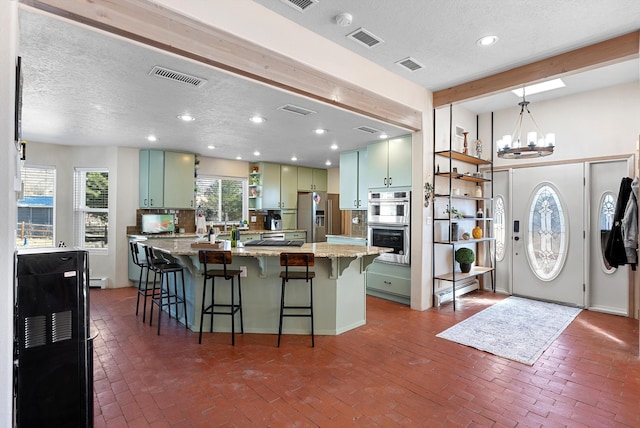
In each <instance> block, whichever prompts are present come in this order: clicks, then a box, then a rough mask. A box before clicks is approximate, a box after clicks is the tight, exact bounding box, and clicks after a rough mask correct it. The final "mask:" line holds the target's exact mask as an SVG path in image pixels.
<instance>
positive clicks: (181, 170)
mask: <svg viewBox="0 0 640 428" xmlns="http://www.w3.org/2000/svg"><path fill="white" fill-rule="evenodd" d="M194 164H195V155H194V154H192V153H179V152H165V151H162V150H146V149H145V150H140V171H139V199H140V201H139V202H140V208H183V209H194V207H195V205H194V186H195V179H194Z"/></svg>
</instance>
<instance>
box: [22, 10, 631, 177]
mask: <svg viewBox="0 0 640 428" xmlns="http://www.w3.org/2000/svg"><path fill="white" fill-rule="evenodd" d="M254 1H255V3H257V4H260V5H263V6H265V7H267V8H269V9H270V10H271V11H272V12H275V13H278V14H281V15H283V16H284V17H286V18H288V19H291V20H293V21H295V22H297V23H298V24H300V25H302V26H303V27H306V28H308V29H309V30H311V31H314V32H316V33H318V34H320V35H321V36H323V37H325V38H327V39H330V40H332V41H334V42H335V43H337V44H340V45H342V46H344V47H345V48H347V49H350V50H352V51H353V52H356V53H357V54H359V55H362V56H363V57H365V58H367V59H369V60H371V61H373V62H375V63H378V64H379V65H381V66H383V67H386V68H388V69H389V70H391V71H393V72H394V73H397V74H399V75H401V76H403V77H405V78H407V79H410V80H412V81H414V82H416V83H418V84H420V85H421V86H423V87H426V88H428V89H431V90H438V89H442V88H446V87H448V86H452V85H456V84H460V83H464V82H467V81H470V80H472V79H476V78H479V77H484V76H487V75H490V74H493V73H495V72H498V71H502V70H505V69H510V68H513V67H515V66H518V65H522V64H525V63H529V62H531V61H534V60H537V59H542V58H545V57H548V56H551V55H555V54H558V53H562V52H566V51H568V50H572V49H575V48H578V47H582V46H586V45H590V44H593V43H595V42H598V41H602V40H605V39H609V38H612V37H615V36H618V35H622V34H626V33H628V32H631V31H637V30H638V28H639V26H640V1H637V0H616V1H602V0H580V1H578V0H575V1H573V0H563V1H550V0H536V1H531V0H519V1H513V0H492V1H491V2H488V1H487V2H478V1H474V0H449V1H446V2H443V1H441V2H436V1H427V0H420V1H418V0H415V1H408V0H407V1H402V2H398V1H395V0H394V1H392V0H376V1H361V0H319V2H318V4H317V5H315V6H313V7H312V8H310V9H308V10H307V11H306V12H304V13H302V12H299V11H297V10H294V9H293V8H291V7H290V6H288V5H287V4H286V3H285V1H282V0H254ZM203 7H204V6H203ZM210 7H214V6H210ZM265 12H267V11H265ZM340 12H349V13H351V14H352V15H353V23H352V24H351V26H349V27H340V26H338V25H336V24H335V22H334V17H335V16H336V15H337V14H338V13H340ZM238 19H242V18H241V17H238ZM361 27H363V28H365V29H366V30H368V31H370V32H372V33H373V34H375V35H376V36H378V37H380V38H381V39H382V40H383V41H384V42H383V43H381V44H380V45H379V46H377V47H374V48H371V49H369V48H365V47H363V46H362V45H360V44H357V43H355V42H353V41H352V40H350V39H348V38H346V37H345V36H346V35H347V34H349V33H350V32H352V31H354V30H356V29H358V28H361ZM20 31H21V36H20V37H21V39H20V40H21V41H20V55H21V56H22V58H23V66H24V107H23V136H24V138H25V139H26V140H33V141H40V142H45V143H57V144H70V145H119V146H126V147H150V146H152V147H158V148H163V149H179V150H187V151H193V152H196V153H201V154H203V155H208V156H214V157H220V158H228V159H233V158H235V157H236V156H237V155H241V156H242V158H243V159H244V160H249V161H252V160H256V159H258V160H265V161H273V162H283V163H289V162H290V158H291V156H292V155H296V156H297V157H298V159H299V161H298V163H299V164H301V165H307V166H314V167H325V161H326V160H330V161H331V162H332V165H333V166H337V165H338V152H339V151H343V150H349V149H352V148H357V147H362V146H364V145H366V143H367V142H370V141H373V140H374V139H375V136H372V135H369V134H365V133H363V132H361V131H356V130H354V128H356V127H359V126H368V127H372V128H376V129H380V130H381V131H384V132H386V133H387V134H389V135H391V136H397V135H402V134H405V133H406V131H404V130H402V129H399V128H396V127H393V126H390V125H386V124H383V123H381V122H378V121H375V120H371V119H368V118H365V117H361V116H358V115H356V114H353V113H349V112H345V111H342V110H339V109H336V108H334V107H331V106H327V105H325V104H321V103H318V102H315V101H311V100H309V99H306V98H303V97H299V96H295V95H291V94H289V93H285V92H282V91H280V90H277V89H274V88H271V87H266V86H264V85H262V84H258V83H255V82H252V81H249V80H246V79H243V78H239V77H237V76H232V75H229V74H227V73H224V72H221V71H219V70H216V69H213V68H211V67H208V66H204V65H202V64H199V63H195V62H192V61H189V60H185V59H183V58H178V57H175V56H173V55H168V54H166V53H163V52H159V51H156V50H154V49H150V48H148V47H145V46H141V45H138V44H135V43H132V42H129V41H126V40H123V39H120V38H116V37H113V36H110V35H105V34H103V33H101V32H98V31H94V30H89V29H86V28H84V27H82V26H78V25H75V24H71V23H68V22H66V21H62V20H59V19H57V18H53V17H50V16H46V15H41V14H37V13H33V12H30V11H27V10H25V9H21V11H20ZM487 34H495V35H497V36H498V37H499V41H498V43H497V44H496V45H495V46H492V47H490V48H480V47H478V46H477V45H476V43H475V42H476V40H477V39H478V38H479V37H480V36H483V35H487ZM408 56H410V57H412V58H414V59H416V60H417V61H418V62H420V63H421V64H423V65H424V68H423V69H420V70H418V71H415V72H409V71H407V70H405V69H403V68H402V67H400V66H398V65H396V64H395V62H396V61H398V60H400V59H403V58H406V57H408ZM155 65H161V66H164V67H168V68H172V69H176V70H178V71H181V72H185V73H189V74H193V75H195V76H198V77H201V78H205V79H207V80H208V82H207V83H206V84H205V85H204V86H202V87H201V88H193V87H190V86H187V85H184V84H181V83H176V82H171V81H167V80H164V79H160V78H157V77H152V76H149V75H148V73H149V71H150V70H151V69H152V68H153V66H155ZM637 80H638V60H637V59H636V60H633V61H627V62H626V63H621V64H616V65H613V66H610V67H604V68H601V69H598V70H595V71H591V72H589V73H581V74H577V75H574V76H568V77H566V79H565V81H566V82H567V88H564V89H562V90H557V91H552V92H549V93H546V94H540V95H535V96H532V97H528V98H530V100H531V101H532V102H535V101H537V100H542V99H549V98H552V97H558V96H564V95H568V94H570V93H575V92H581V91H584V90H590V89H595V88H598V87H603V86H607V85H614V84H619V83H624V82H629V81H637ZM518 101H519V100H518V99H517V98H516V97H514V96H513V95H512V94H509V93H506V94H498V95H495V96H492V97H486V98H483V99H479V100H474V101H472V102H467V103H464V104H465V106H466V107H467V108H470V109H471V110H472V111H475V112H478V113H480V112H485V111H491V110H498V109H502V108H506V107H513V106H515V105H516V104H517V102H518ZM284 104H294V105H297V106H300V107H304V108H307V109H310V110H314V111H316V112H317V114H314V115H311V116H307V117H300V116H296V115H293V114H291V113H286V112H282V111H280V110H278V107H280V106H282V105H284ZM183 113H190V114H192V115H194V116H195V117H196V121H195V122H192V123H182V122H179V121H178V120H177V118H176V116H177V115H179V114H183ZM253 114H260V115H263V116H265V117H266V118H267V120H268V122H267V123H266V124H265V125H262V126H256V125H253V124H252V123H250V122H249V120H248V119H249V117H250V116H251V115H253ZM317 127H321V128H325V129H327V130H328V131H329V132H328V133H327V134H326V135H324V136H317V135H314V134H313V133H312V132H311V131H312V130H313V129H314V128H317ZM149 133H154V134H156V135H158V136H159V138H160V139H159V141H157V142H156V143H149V142H147V141H146V140H145V137H146V136H147V135H148V134H149ZM334 143H335V144H337V146H338V149H337V150H332V149H331V148H330V146H331V145H332V144H334ZM210 144H213V145H214V146H215V147H216V148H215V149H214V150H209V149H207V146H208V145H210ZM255 150H258V151H260V153H261V155H260V157H259V158H256V157H255V156H254V155H253V152H254V151H255Z"/></svg>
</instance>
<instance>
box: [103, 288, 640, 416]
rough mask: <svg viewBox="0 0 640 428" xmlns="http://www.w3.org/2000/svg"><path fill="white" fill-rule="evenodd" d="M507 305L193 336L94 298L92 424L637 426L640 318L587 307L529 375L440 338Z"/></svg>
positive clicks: (108, 295) (468, 304)
mask: <svg viewBox="0 0 640 428" xmlns="http://www.w3.org/2000/svg"><path fill="white" fill-rule="evenodd" d="M503 298H505V296H502V295H497V294H493V293H487V292H475V293H471V294H468V295H466V296H464V297H462V298H460V299H459V300H458V304H457V309H458V310H457V311H456V312H453V311H452V308H451V304H448V305H444V306H443V307H442V308H440V309H430V310H428V311H424V312H418V311H412V310H410V309H409V308H408V307H406V306H403V305H400V304H396V303H393V302H388V301H385V300H381V299H377V298H373V297H368V298H367V325H365V326H363V327H360V328H358V329H356V330H353V331H350V332H347V333H344V334H342V335H340V336H336V337H329V336H318V337H316V346H315V348H311V340H310V338H309V336H290V335H288V336H285V337H284V338H283V343H282V345H281V347H280V348H277V347H276V342H277V336H276V335H259V334H244V335H237V336H236V346H235V347H233V346H231V345H230V338H229V334H227V333H213V334H210V333H208V334H205V335H204V337H203V343H202V345H198V336H197V334H196V333H193V332H191V331H187V330H185V329H184V326H182V325H179V324H177V323H176V321H175V320H169V319H168V317H163V325H162V332H161V333H162V334H161V336H157V335H156V329H155V325H154V327H149V325H148V324H143V323H142V321H141V316H138V317H136V316H135V300H136V291H135V289H133V288H124V289H113V290H111V289H108V290H100V289H93V290H91V318H92V320H93V322H94V325H95V327H96V328H97V329H98V331H99V336H98V337H97V339H96V340H95V342H94V345H95V355H94V361H95V367H94V389H95V397H94V398H95V402H94V413H95V419H94V420H95V427H97V428H101V427H232V426H260V427H267V426H273V427H283V426H290V427H314V426H321V427H344V426H375V427H379V426H380V427H395V426H427V427H437V426H445V427H449V426H464V427H485V426H493V427H516V426H518V427H541V426H544V427H571V428H573V427H638V426H640V410H639V408H640V407H639V403H640V360H639V359H638V321H637V320H633V319H629V318H623V317H618V316H613V315H606V314H601V313H597V312H590V311H582V312H581V314H580V315H579V316H578V317H577V318H576V319H575V320H574V321H573V323H572V324H571V325H569V327H568V328H567V329H566V330H565V331H564V333H563V334H562V335H561V336H560V337H559V338H558V339H557V340H556V341H555V342H554V343H553V344H552V345H551V346H550V347H549V348H548V349H547V351H546V352H545V353H544V354H543V355H542V356H541V357H540V359H539V360H538V361H537V362H536V363H535V364H534V365H533V366H527V365H523V364H520V363H516V362H513V361H510V360H506V359H503V358H500V357H496V356H494V355H491V354H487V353H484V352H481V351H478V350H475V349H472V348H469V347H465V346H462V345H459V344H456V343H453V342H449V341H447V340H444V339H440V338H437V337H435V335H436V334H437V333H439V332H440V331H442V330H444V329H446V328H448V327H450V326H452V325H454V324H456V323H457V322H459V321H461V320H463V319H465V318H468V317H469V316H471V315H473V314H474V313H476V312H478V311H480V310H482V309H484V308H486V307H487V306H489V305H491V304H493V303H495V302H496V301H499V300H501V299H503Z"/></svg>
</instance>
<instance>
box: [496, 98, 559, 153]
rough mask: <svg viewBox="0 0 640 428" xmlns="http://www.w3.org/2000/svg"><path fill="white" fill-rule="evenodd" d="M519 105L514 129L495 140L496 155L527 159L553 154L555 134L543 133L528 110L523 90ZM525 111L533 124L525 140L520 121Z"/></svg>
mask: <svg viewBox="0 0 640 428" xmlns="http://www.w3.org/2000/svg"><path fill="white" fill-rule="evenodd" d="M518 105H519V106H520V115H519V116H518V120H517V122H516V126H515V129H514V130H513V133H512V134H511V135H504V136H503V137H502V139H500V140H498V141H497V142H496V147H497V148H498V157H499V158H505V159H523V158H524V159H527V158H535V157H543V156H549V155H551V154H553V149H554V147H555V144H556V134H552V133H550V134H546V135H545V134H544V133H543V132H542V131H541V130H540V127H539V126H538V123H537V122H536V120H535V118H534V117H533V113H531V111H530V110H529V101H527V100H526V99H525V95H524V91H523V92H522V101H520V102H519V103H518ZM525 112H526V113H527V114H528V115H529V117H530V118H531V122H532V123H533V125H534V126H535V129H536V130H535V131H529V132H527V135H526V140H523V139H522V123H523V121H524V117H525V115H524V114H525Z"/></svg>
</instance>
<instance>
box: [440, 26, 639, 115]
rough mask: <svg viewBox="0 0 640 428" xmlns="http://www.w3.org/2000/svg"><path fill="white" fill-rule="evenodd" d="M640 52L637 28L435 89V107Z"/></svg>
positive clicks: (615, 60)
mask: <svg viewBox="0 0 640 428" xmlns="http://www.w3.org/2000/svg"><path fill="white" fill-rule="evenodd" d="M639 52H640V31H636V32H633V33H629V34H625V35H624V36H620V37H615V38H613V39H609V40H605V41H604V42H600V43H596V44H594V45H591V46H586V47H583V48H580V49H576V50H573V51H570V52H565V53H563V54H560V55H556V56H552V57H550V58H546V59H543V60H540V61H536V62H533V63H531V64H527V65H523V66H521V67H516V68H512V69H511V70H507V71H503V72H501V73H497V74H494V75H491V76H487V77H483V78H481V79H477V80H474V81H471V82H467V83H463V84H461V85H457V86H454V87H452V88H448V89H443V90H441V91H436V92H434V93H433V108H437V107H441V106H445V105H447V104H452V103H456V102H460V101H466V100H470V99H474V98H478V97H481V96H486V95H490V94H493V93H496V92H501V91H506V90H510V89H514V88H517V87H519V86H522V85H524V84H532V83H536V82H540V81H543V80H546V79H549V78H551V77H560V76H563V75H566V74H571V73H575V72H578V71H584V70H588V69H592V68H596V67H602V66H604V65H609V64H614V63H616V62H621V61H625V60H628V59H632V58H637V57H638V54H639Z"/></svg>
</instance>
